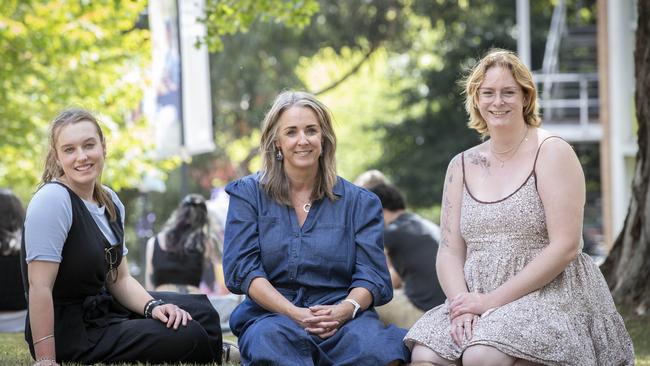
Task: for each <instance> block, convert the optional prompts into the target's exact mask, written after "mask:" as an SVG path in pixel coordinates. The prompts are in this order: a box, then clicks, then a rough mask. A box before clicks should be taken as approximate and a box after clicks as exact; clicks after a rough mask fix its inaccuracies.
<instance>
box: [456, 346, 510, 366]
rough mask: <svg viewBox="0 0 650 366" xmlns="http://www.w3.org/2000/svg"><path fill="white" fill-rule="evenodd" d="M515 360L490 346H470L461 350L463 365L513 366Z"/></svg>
mask: <svg viewBox="0 0 650 366" xmlns="http://www.w3.org/2000/svg"><path fill="white" fill-rule="evenodd" d="M516 360H517V359H516V358H514V357H512V356H508V355H506V354H505V353H503V352H501V351H499V350H498V349H496V348H494V347H490V346H483V345H476V346H470V347H467V349H466V350H465V352H463V366H479V365H480V366H514V365H515V361H516Z"/></svg>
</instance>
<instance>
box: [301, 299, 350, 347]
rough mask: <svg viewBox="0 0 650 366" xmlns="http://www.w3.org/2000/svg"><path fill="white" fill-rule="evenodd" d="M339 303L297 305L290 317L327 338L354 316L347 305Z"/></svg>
mask: <svg viewBox="0 0 650 366" xmlns="http://www.w3.org/2000/svg"><path fill="white" fill-rule="evenodd" d="M339 305H340V304H337V305H315V306H312V307H310V308H300V307H296V308H295V309H294V310H293V311H292V313H291V315H290V317H291V319H293V320H294V321H295V322H296V323H298V324H299V325H300V326H301V327H302V328H303V329H305V330H306V331H307V332H308V333H310V334H313V335H316V336H318V337H320V338H322V339H325V338H329V337H331V336H332V335H333V334H334V333H336V331H337V330H338V328H339V327H340V326H341V325H342V324H343V323H345V322H346V321H347V320H349V319H350V318H351V317H352V314H351V313H349V311H348V310H347V309H346V307H345V306H339ZM348 313H349V314H348Z"/></svg>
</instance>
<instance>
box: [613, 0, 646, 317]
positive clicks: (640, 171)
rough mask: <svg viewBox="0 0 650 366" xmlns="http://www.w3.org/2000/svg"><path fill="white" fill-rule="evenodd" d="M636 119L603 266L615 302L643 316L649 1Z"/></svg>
mask: <svg viewBox="0 0 650 366" xmlns="http://www.w3.org/2000/svg"><path fill="white" fill-rule="evenodd" d="M634 64H635V79H636V86H635V87H636V94H635V101H636V116H637V120H638V123H639V130H638V139H639V142H638V143H639V151H638V153H637V157H636V171H635V173H634V179H633V181H632V199H631V202H630V207H629V209H628V213H627V217H626V218H625V224H624V225H623V230H622V231H621V234H620V235H619V236H618V238H617V239H616V241H615V242H614V245H613V247H612V250H611V252H610V254H609V256H608V258H607V260H606V261H605V263H604V264H603V266H602V270H603V273H604V274H605V278H606V279H607V283H608V284H609V287H610V289H611V290H612V295H613V296H614V300H615V301H616V302H617V303H618V304H627V305H633V306H634V307H635V308H636V311H637V313H640V314H642V313H645V311H646V309H647V307H648V305H650V281H649V280H648V279H649V278H650V265H649V264H648V258H649V257H648V256H649V255H650V196H649V195H650V189H649V188H650V187H649V186H648V184H649V183H650V161H648V158H649V157H650V151H649V150H650V144H649V141H648V129H649V128H650V1H645V0H639V1H638V22H637V30H636V49H635V51H634Z"/></svg>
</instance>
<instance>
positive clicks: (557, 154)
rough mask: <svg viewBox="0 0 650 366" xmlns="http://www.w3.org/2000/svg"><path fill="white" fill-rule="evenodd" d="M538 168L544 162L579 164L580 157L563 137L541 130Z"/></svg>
mask: <svg viewBox="0 0 650 366" xmlns="http://www.w3.org/2000/svg"><path fill="white" fill-rule="evenodd" d="M538 136H539V144H540V145H539V147H538V149H539V156H538V164H537V165H538V166H539V165H540V163H541V162H542V161H545V162H546V163H552V164H562V163H577V162H578V157H577V155H576V153H575V150H574V149H573V146H571V144H570V143H569V142H568V141H566V140H564V139H563V138H562V137H560V136H557V135H554V134H551V133H550V132H548V131H546V130H540V132H539V134H538Z"/></svg>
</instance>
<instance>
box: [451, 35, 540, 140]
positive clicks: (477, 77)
mask: <svg viewBox="0 0 650 366" xmlns="http://www.w3.org/2000/svg"><path fill="white" fill-rule="evenodd" d="M492 67H502V68H504V69H508V70H510V72H511V73H512V76H513V77H514V79H515V81H516V82H517V84H519V86H520V87H521V89H522V91H523V93H524V111H523V112H524V122H526V124H528V125H529V126H532V127H538V126H539V125H541V124H542V120H541V119H540V117H539V111H538V106H537V88H536V86H535V82H534V81H533V75H532V74H531V73H530V71H529V70H528V68H527V67H526V65H524V63H523V62H521V60H520V59H519V57H517V55H516V54H515V53H514V52H512V51H508V50H504V49H500V48H494V49H491V50H490V51H488V52H487V54H486V55H485V56H483V58H482V59H481V60H480V61H479V62H478V63H476V65H474V67H473V68H472V70H471V71H470V73H469V75H468V76H467V77H466V78H465V79H464V80H462V81H461V84H462V85H463V87H464V88H465V91H464V93H465V110H466V111H467V113H468V114H469V122H468V123H467V125H468V126H469V128H472V129H475V130H476V131H478V133H480V134H481V137H486V136H488V135H489V131H488V128H487V123H486V122H485V120H484V119H483V117H482V116H481V112H480V111H479V106H478V89H479V88H480V87H481V84H482V83H483V81H484V80H485V74H486V73H487V71H488V70H489V69H490V68H492Z"/></svg>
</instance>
